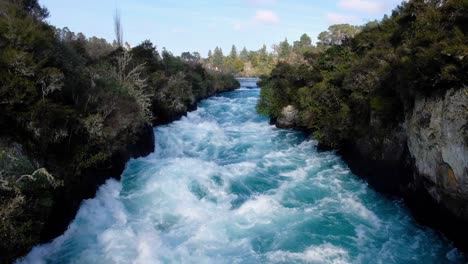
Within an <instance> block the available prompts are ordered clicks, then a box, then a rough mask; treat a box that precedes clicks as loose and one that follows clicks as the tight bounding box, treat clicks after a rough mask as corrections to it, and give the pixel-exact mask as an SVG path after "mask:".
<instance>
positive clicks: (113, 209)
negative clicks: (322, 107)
mask: <svg viewBox="0 0 468 264" xmlns="http://www.w3.org/2000/svg"><path fill="white" fill-rule="evenodd" d="M258 94H259V89H257V88H253V89H252V88H247V87H245V86H243V87H242V89H239V90H236V91H233V92H228V93H224V94H220V95H218V96H215V97H211V98H209V99H207V100H204V101H202V102H201V103H200V104H199V107H198V110H196V111H194V112H191V113H189V114H188V115H187V117H184V118H182V119H181V120H179V121H176V122H173V123H171V124H169V125H165V126H160V127H157V128H156V129H155V135H156V138H157V139H159V140H157V141H156V151H155V152H154V153H152V154H151V155H150V156H148V157H146V158H141V159H135V160H131V161H130V162H129V163H128V164H127V168H126V170H125V172H124V174H123V175H122V179H121V180H120V181H114V180H109V181H108V182H106V184H105V185H103V186H102V187H101V189H100V190H99V192H98V194H97V196H96V197H95V198H94V199H90V200H87V201H86V202H85V203H83V205H82V206H81V208H80V210H79V213H78V215H77V217H76V219H75V220H74V221H73V223H72V224H71V228H70V229H68V230H67V231H66V232H65V233H64V234H63V236H60V237H59V238H57V239H55V240H54V241H53V242H52V243H50V244H43V245H39V246H38V247H36V248H34V249H33V250H32V251H31V252H30V253H29V254H28V256H27V257H26V258H25V259H23V261H24V263H30V262H33V261H46V262H59V263H69V262H81V263H90V262H94V263H103V264H106V263H115V262H117V261H123V262H132V261H135V260H137V261H141V262H158V261H159V262H182V263H190V262H197V263H275V262H279V263H295V262H298V263H303V262H314V261H315V262H318V263H327V262H330V261H335V262H340V263H360V262H361V263H372V262H382V263H387V262H395V263H405V264H407V263H444V262H449V261H452V262H454V263H462V260H461V259H460V258H459V255H458V254H457V251H456V249H454V248H453V247H452V246H451V245H450V243H449V242H448V241H446V240H444V239H442V238H441V237H439V236H437V235H436V234H435V233H434V232H433V231H432V230H430V229H427V228H424V227H421V226H419V225H417V224H416V223H415V222H414V221H413V219H412V218H411V217H410V216H409V214H408V212H407V210H406V209H405V208H404V207H402V206H401V204H400V203H398V202H396V201H394V200H390V199H387V198H386V197H384V196H382V195H381V194H379V193H378V192H375V191H374V190H373V189H372V188H369V186H368V185H367V184H366V183H365V182H364V181H362V180H361V179H359V178H358V177H356V176H355V175H353V174H352V173H351V172H350V171H349V169H348V168H347V166H346V164H345V163H344V162H343V161H342V160H341V159H340V157H338V156H337V155H335V154H334V153H333V152H327V151H325V152H318V151H317V150H316V142H315V141H314V140H308V139H307V138H306V137H304V135H303V134H301V133H298V132H296V131H291V130H284V129H277V128H275V127H274V126H271V125H269V123H268V119H267V118H265V117H261V116H259V115H258V114H257V112H256V110H255V104H256V102H257V99H258Z"/></svg>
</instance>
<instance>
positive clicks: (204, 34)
mask: <svg viewBox="0 0 468 264" xmlns="http://www.w3.org/2000/svg"><path fill="white" fill-rule="evenodd" d="M39 2H40V4H41V5H43V6H45V7H47V8H48V9H49V12H50V17H49V18H48V19H47V21H48V22H49V23H50V24H52V25H54V26H56V27H59V28H63V27H68V28H69V29H70V30H71V31H73V32H75V33H78V32H82V33H83V34H85V36H87V37H92V36H97V37H100V38H105V39H107V40H108V41H109V42H112V41H113V40H114V39H115V36H114V25H113V17H114V15H115V12H116V9H119V10H120V14H121V20H122V25H123V31H124V41H126V42H128V43H129V44H130V45H132V46H135V45H138V44H139V43H141V42H142V41H144V40H146V39H149V40H151V41H152V42H153V43H154V44H155V45H157V47H158V49H159V50H160V49H161V48H162V47H166V48H167V49H168V50H169V51H171V52H173V53H174V54H175V55H179V54H180V53H181V52H184V51H190V52H193V51H198V52H200V53H201V54H202V56H206V54H207V52H208V50H209V49H211V50H213V49H214V48H215V47H216V46H219V47H221V48H222V49H223V52H224V53H225V54H226V53H228V52H229V51H230V50H231V46H232V45H233V44H234V45H236V47H237V49H238V50H240V49H242V48H243V47H247V49H248V50H258V49H259V48H261V46H262V45H263V44H266V45H267V47H268V48H269V49H271V47H272V45H273V44H276V43H278V42H279V41H282V40H284V39H285V38H287V39H288V41H289V42H290V43H292V42H293V41H295V40H298V39H299V38H300V36H301V35H302V34H303V33H306V34H308V35H309V36H310V37H311V38H312V39H313V41H315V40H316V37H317V36H318V34H319V33H320V32H322V31H325V30H326V29H327V28H328V27H329V26H330V25H333V24H339V23H349V24H353V25H362V24H365V23H366V22H368V21H372V20H375V19H381V18H382V17H383V15H384V14H390V13H391V10H392V9H394V8H395V7H396V6H397V5H398V4H399V3H400V2H401V0H183V1H182V0H178V1H177V0H80V1H64V0H39Z"/></svg>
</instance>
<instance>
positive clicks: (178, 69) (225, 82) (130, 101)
mask: <svg viewBox="0 0 468 264" xmlns="http://www.w3.org/2000/svg"><path fill="white" fill-rule="evenodd" d="M47 15H48V12H47V9H45V8H42V7H41V6H40V5H39V4H38V2H37V0H2V1H0V113H1V114H0V124H2V125H1V129H0V198H1V199H0V209H1V210H0V216H1V217H0V220H1V221H0V233H1V234H2V235H1V239H2V241H4V243H0V251H1V252H2V253H3V252H8V253H11V254H5V256H0V262H2V263H3V262H11V260H12V259H11V258H13V257H18V256H19V254H24V253H25V251H26V250H29V249H30V246H31V245H32V244H35V243H38V242H39V241H38V240H39V235H40V232H41V231H42V228H43V225H44V223H45V221H46V220H47V218H48V217H49V214H50V209H51V208H52V207H53V205H54V201H55V199H56V196H57V193H58V192H67V190H69V189H67V188H70V189H72V188H73V187H71V186H72V185H73V184H75V183H76V182H79V181H81V180H82V178H80V177H82V174H83V172H85V171H90V170H93V169H97V168H100V167H103V166H104V165H106V166H108V164H109V160H110V158H111V157H112V156H114V155H116V154H118V153H120V152H121V151H122V150H124V149H125V148H126V147H127V146H128V145H129V144H132V143H134V142H135V141H136V140H137V136H138V135H139V134H140V132H141V129H142V127H145V126H147V125H148V123H152V124H159V123H160V120H161V119H162V118H161V117H162V116H163V115H166V116H170V118H168V119H167V120H166V121H172V120H174V119H175V118H177V117H179V116H180V115H182V114H185V113H186V112H187V111H188V110H190V109H192V107H193V106H194V104H195V103H196V101H197V100H200V99H202V98H206V97H208V96H210V95H213V94H215V93H217V92H222V91H227V90H231V89H234V88H237V87H238V86H239V83H238V82H237V81H236V80H235V79H234V77H233V76H232V75H231V74H228V73H221V72H213V71H211V70H207V69H206V68H205V67H203V65H202V62H201V58H200V54H199V53H197V52H193V53H190V52H188V53H184V54H183V56H181V57H177V56H174V55H173V54H172V53H170V52H169V51H167V50H166V49H163V50H162V51H161V53H160V52H158V50H157V48H156V46H155V45H154V44H153V43H151V42H150V41H148V40H146V41H143V42H142V43H141V44H140V45H138V46H136V47H134V48H132V49H131V48H129V47H126V48H125V49H124V48H123V47H121V46H122V40H121V39H120V40H119V44H116V45H114V44H110V43H107V41H106V40H104V39H101V38H97V37H91V38H86V37H85V36H84V35H83V34H81V33H78V34H75V33H73V32H71V31H70V30H69V29H68V28H63V29H57V28H54V27H53V26H51V25H49V24H47V23H46V22H45V21H43V20H44V18H45V17H47ZM116 22H118V21H116ZM119 23H120V22H119ZM236 53H237V52H236ZM216 54H217V55H221V56H220V59H221V63H224V57H223V56H222V52H221V50H220V49H218V50H216ZM231 55H232V57H233V59H235V60H238V58H237V57H236V58H235V56H234V54H231ZM234 66H236V65H234ZM4 138H8V139H9V141H13V142H20V143H21V144H20V145H21V146H23V148H24V149H22V151H16V152H15V151H12V150H10V147H7V148H5V149H7V150H4V147H3V146H2V144H1V143H2V142H1V140H2V139H4ZM23 152H24V153H23ZM30 157H31V158H30ZM32 158H34V159H32ZM32 160H34V161H32ZM46 168H47V170H46ZM109 169H110V168H109ZM49 171H50V173H49ZM52 175H54V176H52ZM58 183H60V184H58ZM62 183H64V187H63V188H65V189H66V190H58V189H60V188H62V187H60V185H61V184H62ZM5 258H6V259H5Z"/></svg>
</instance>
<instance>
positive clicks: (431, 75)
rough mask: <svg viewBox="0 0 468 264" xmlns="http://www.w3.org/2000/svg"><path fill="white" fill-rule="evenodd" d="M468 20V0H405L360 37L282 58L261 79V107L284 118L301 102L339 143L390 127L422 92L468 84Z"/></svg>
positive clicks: (319, 131) (303, 121) (317, 132)
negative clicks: (286, 110)
mask: <svg viewBox="0 0 468 264" xmlns="http://www.w3.org/2000/svg"><path fill="white" fill-rule="evenodd" d="M467 22H468V2H467V1H464V0H445V1H441V0H430V1H427V0H412V1H409V2H404V3H402V4H401V5H400V6H398V7H397V8H396V9H395V10H394V11H393V13H392V15H391V17H387V16H385V17H384V19H383V20H381V21H376V22H371V23H368V24H367V25H365V26H364V27H362V31H361V32H360V33H358V34H356V35H354V37H352V38H351V37H349V38H345V39H343V40H342V41H338V42H337V41H330V42H329V43H326V42H322V43H320V45H319V46H320V47H317V48H315V51H311V52H306V53H304V56H303V59H302V60H296V61H293V62H290V63H280V64H278V65H277V66H276V67H275V69H273V71H272V74H271V75H270V76H269V77H268V78H266V79H265V80H263V81H262V82H261V83H260V85H261V86H262V92H261V99H260V101H259V103H258V106H257V109H258V110H259V112H260V113H263V114H266V115H269V116H271V117H273V118H277V117H278V116H279V115H280V113H281V110H282V108H283V107H285V106H287V105H293V106H295V107H296V108H297V109H298V110H299V116H300V120H299V122H300V125H301V126H303V127H305V128H307V129H309V130H310V131H311V132H312V133H313V135H314V137H315V138H316V139H318V140H319V141H320V142H321V143H323V144H324V145H328V146H331V147H339V146H340V145H342V144H344V143H345V142H349V141H352V140H353V139H355V138H357V137H360V136H363V135H365V134H367V135H368V134H369V133H379V131H385V130H388V129H390V128H391V127H395V126H397V125H399V124H400V123H401V122H402V121H403V118H404V114H405V111H407V110H408V109H410V108H411V107H412V102H414V98H415V97H416V96H418V95H423V96H439V95H440V94H442V93H443V92H444V91H446V90H447V89H452V88H455V89H459V88H463V87H464V86H466V84H467V83H468V75H467V74H466V73H467V72H468V68H467V67H468V23H467ZM328 35H330V34H328Z"/></svg>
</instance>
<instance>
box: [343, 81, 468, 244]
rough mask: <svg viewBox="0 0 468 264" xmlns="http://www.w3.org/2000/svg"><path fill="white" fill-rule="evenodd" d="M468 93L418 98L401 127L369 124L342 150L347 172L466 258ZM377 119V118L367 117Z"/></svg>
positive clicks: (459, 91) (378, 121)
mask: <svg viewBox="0 0 468 264" xmlns="http://www.w3.org/2000/svg"><path fill="white" fill-rule="evenodd" d="M467 96H468V88H464V89H458V90H455V89H452V90H448V91H447V92H446V93H445V94H443V95H439V96H431V97H429V96H422V95H421V96H417V97H416V98H415V100H414V104H413V105H412V106H411V107H408V109H411V110H409V111H408V112H407V113H406V115H405V119H404V122H403V123H402V124H400V125H398V126H395V127H393V128H388V127H387V128H385V129H384V127H383V125H384V122H382V121H381V120H377V121H375V122H371V124H372V125H371V127H370V128H369V129H368V131H367V133H366V135H365V136H364V137H362V138H356V139H355V140H353V141H352V142H347V143H346V144H345V145H343V146H341V148H340V151H339V153H340V154H341V155H342V157H343V159H344V160H345V161H346V162H347V164H348V165H349V167H350V169H351V170H352V171H353V172H354V173H355V174H356V175H359V176H361V177H363V178H365V179H366V180H367V181H368V182H369V184H370V185H372V186H373V187H374V188H375V189H376V190H378V191H381V192H383V193H385V194H388V195H390V196H392V197H394V196H397V197H401V198H403V199H404V200H405V202H406V205H407V206H408V207H409V208H410V209H411V212H412V213H413V216H414V217H415V218H416V219H417V220H418V221H419V222H420V223H421V224H423V225H428V226H430V227H432V228H435V229H437V230H439V231H441V232H442V233H443V234H444V235H446V236H447V237H448V238H449V239H451V240H452V241H454V242H455V245H456V246H457V247H458V248H460V249H462V250H463V251H465V252H468V243H467V242H466V237H467V236H468V228H466V225H467V223H468V175H467V173H468V152H467V151H468V140H467V139H468V135H467V131H468V123H467V122H468V105H467V104H468V98H467ZM371 118H373V119H378V116H375V115H371Z"/></svg>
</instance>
